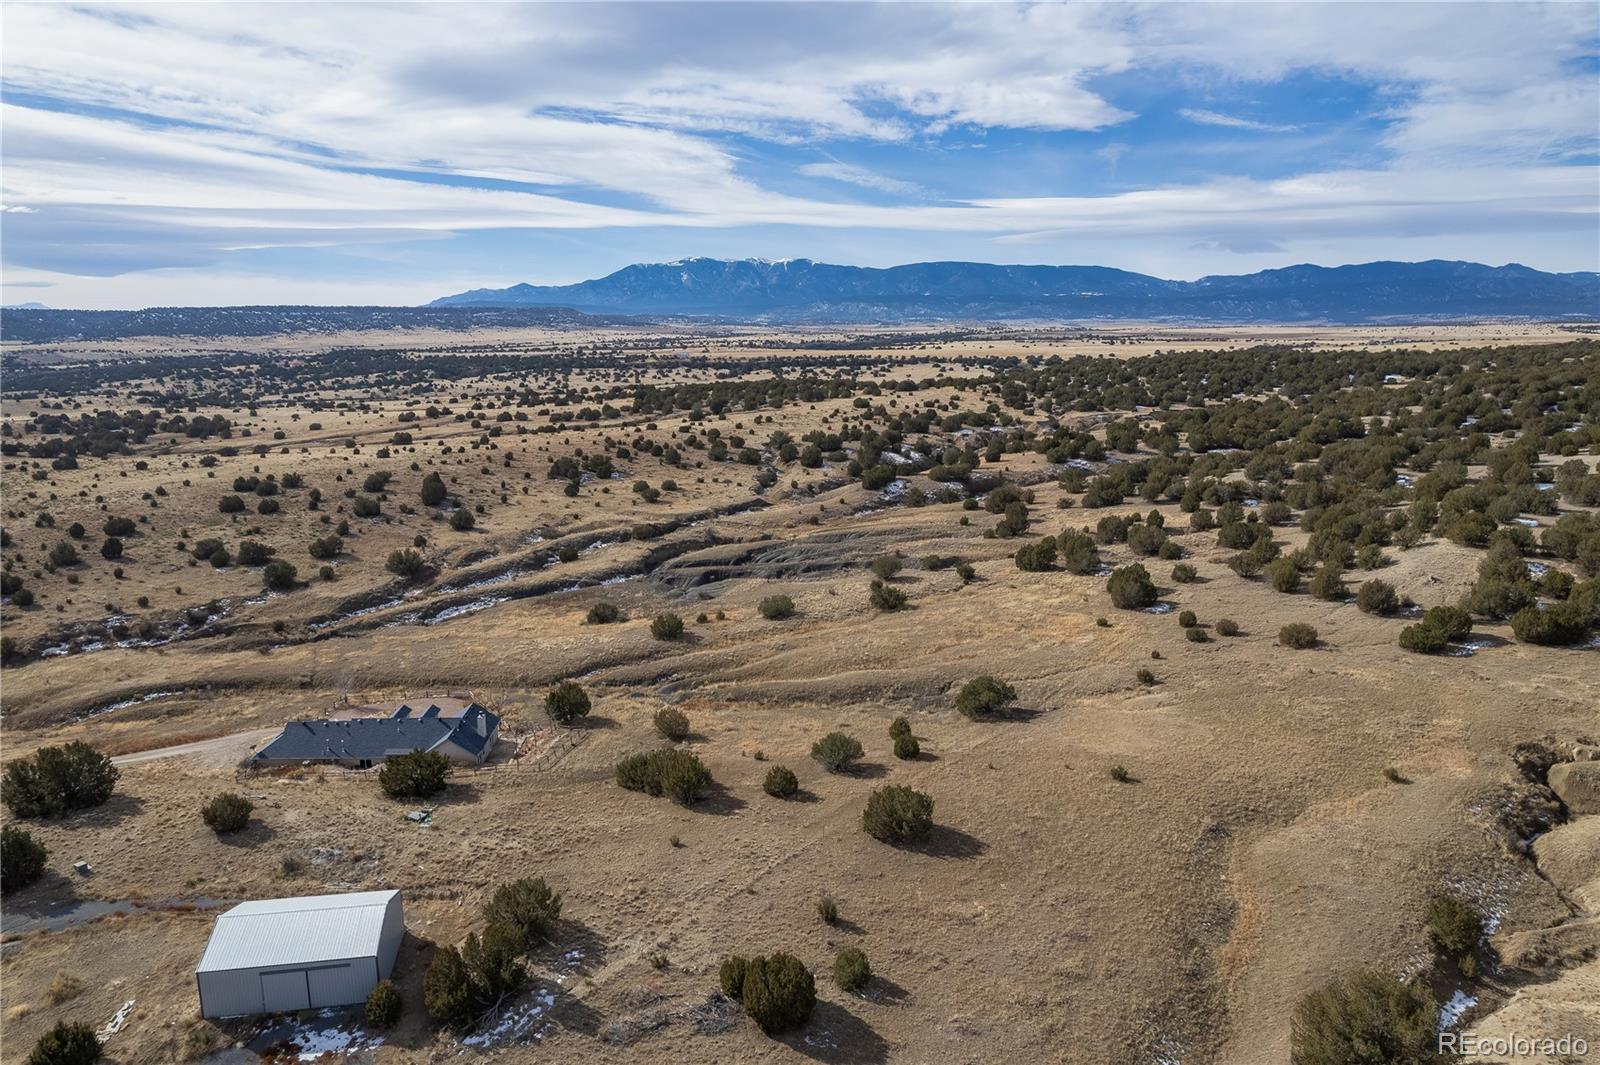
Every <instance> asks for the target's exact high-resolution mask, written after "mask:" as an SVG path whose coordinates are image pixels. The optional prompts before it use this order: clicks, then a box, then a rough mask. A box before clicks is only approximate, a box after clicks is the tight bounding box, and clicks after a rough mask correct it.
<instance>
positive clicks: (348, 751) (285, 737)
mask: <svg viewBox="0 0 1600 1065" xmlns="http://www.w3.org/2000/svg"><path fill="white" fill-rule="evenodd" d="M429 710H434V708H432V707H430V708H428V709H425V710H423V711H422V712H421V713H417V712H415V711H413V710H411V708H410V707H401V708H400V709H399V710H396V711H395V713H394V714H392V715H390V716H389V717H358V718H352V719H350V720H348V721H291V722H289V724H287V725H285V726H284V728H283V732H281V733H280V734H279V735H278V738H277V739H275V740H273V741H272V742H271V743H269V744H267V745H266V746H265V747H263V748H261V750H259V751H257V752H256V754H255V758H256V760H257V761H272V762H319V761H340V760H346V759H353V760H362V759H370V760H372V761H380V760H382V759H384V758H387V757H389V756H390V755H395V754H407V753H410V752H411V751H431V750H433V749H434V748H435V747H437V746H439V745H440V744H442V743H444V742H446V741H449V742H451V743H454V744H455V745H456V746H458V747H460V748H461V749H462V750H464V751H466V752H467V753H468V754H471V755H474V756H477V755H478V754H479V753H480V752H481V751H482V750H483V748H484V746H485V745H486V744H487V743H488V742H489V736H491V735H493V734H494V731H495V729H496V728H498V727H499V724H500V718H499V717H497V716H496V715H494V714H492V713H490V712H489V711H487V710H485V709H484V708H483V707H481V706H479V705H478V704H477V703H473V704H471V705H470V706H468V707H467V708H466V709H465V710H464V711H462V712H461V713H460V714H459V715H457V716H453V717H444V716H442V715H440V714H438V713H437V712H436V710H435V711H434V712H433V713H430V712H429ZM402 711H405V713H403V714H402ZM480 719H481V724H480Z"/></svg>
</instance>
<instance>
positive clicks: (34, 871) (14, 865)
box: [0, 825, 49, 895]
mask: <svg viewBox="0 0 1600 1065" xmlns="http://www.w3.org/2000/svg"><path fill="white" fill-rule="evenodd" d="M48 857H49V852H48V851H46V850H45V848H44V844H43V843H40V842H39V841H38V840H36V839H34V838H33V835H32V833H30V832H28V831H27V830H26V829H21V828H17V827H16V826H14V825H6V826H5V827H4V828H0V893H4V894H7V895H9V894H10V893H11V892H13V891H16V890H18V889H19V888H25V887H27V886H28V885H29V884H31V883H33V882H34V881H35V880H38V879H39V878H40V877H41V876H43V875H44V867H45V860H46V859H47V858H48Z"/></svg>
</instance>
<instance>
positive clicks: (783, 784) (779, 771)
mask: <svg viewBox="0 0 1600 1065" xmlns="http://www.w3.org/2000/svg"><path fill="white" fill-rule="evenodd" d="M761 790H762V791H764V792H766V793H767V794H768V795H771V796H772V797H773V798H774V799H787V798H788V797H789V796H791V795H793V794H794V793H795V792H797V791H799V790H800V780H799V778H798V777H796V776H795V775H794V771H793V770H791V769H790V768H789V767H788V766H782V765H775V766H773V767H772V768H771V769H769V770H767V778H766V779H765V780H763V781H762V782H761Z"/></svg>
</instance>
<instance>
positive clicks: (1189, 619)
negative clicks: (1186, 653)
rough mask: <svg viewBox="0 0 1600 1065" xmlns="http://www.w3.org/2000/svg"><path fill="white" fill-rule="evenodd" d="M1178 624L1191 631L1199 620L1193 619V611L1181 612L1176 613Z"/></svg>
mask: <svg viewBox="0 0 1600 1065" xmlns="http://www.w3.org/2000/svg"><path fill="white" fill-rule="evenodd" d="M1178 624H1179V626H1181V627H1182V628H1185V629H1192V628H1194V627H1195V626H1196V625H1198V624H1200V619H1199V618H1197V617H1195V614H1194V611H1193V610H1181V611H1179V612H1178Z"/></svg>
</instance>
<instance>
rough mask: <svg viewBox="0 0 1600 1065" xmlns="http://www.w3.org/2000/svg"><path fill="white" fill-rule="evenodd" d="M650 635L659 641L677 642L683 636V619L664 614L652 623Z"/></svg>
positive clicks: (674, 615)
mask: <svg viewBox="0 0 1600 1065" xmlns="http://www.w3.org/2000/svg"><path fill="white" fill-rule="evenodd" d="M650 635H652V636H654V637H655V638H656V639H658V640H676V639H677V638H678V637H680V636H682V635H683V619H682V618H681V617H679V616H678V615H676V614H662V615H661V616H660V617H658V618H656V619H655V620H653V621H651V622H650Z"/></svg>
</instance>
